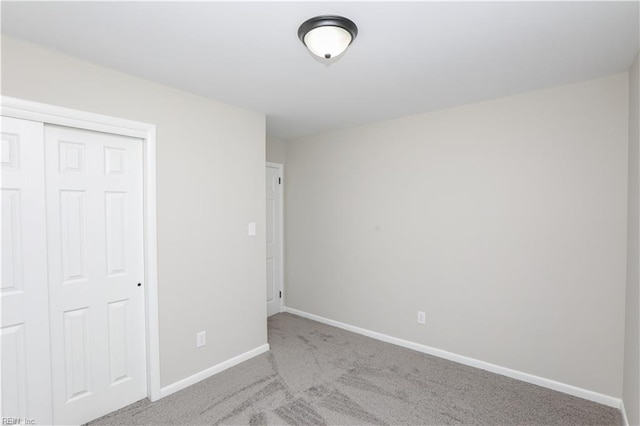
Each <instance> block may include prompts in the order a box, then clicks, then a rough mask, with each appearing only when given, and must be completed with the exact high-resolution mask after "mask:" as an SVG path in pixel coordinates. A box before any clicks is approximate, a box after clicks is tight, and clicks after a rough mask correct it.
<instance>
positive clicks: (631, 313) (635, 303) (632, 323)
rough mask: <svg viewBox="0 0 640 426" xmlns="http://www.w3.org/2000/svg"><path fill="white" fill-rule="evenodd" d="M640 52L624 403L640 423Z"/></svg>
mask: <svg viewBox="0 0 640 426" xmlns="http://www.w3.org/2000/svg"><path fill="white" fill-rule="evenodd" d="M639 103H640V53H638V55H637V56H636V60H635V62H634V63H633V66H632V67H631V70H630V71H629V216H628V221H629V223H628V227H629V236H628V240H627V244H628V246H627V247H628V248H627V259H628V260H627V296H626V304H627V306H626V310H625V312H626V329H625V339H624V343H625V345H624V349H625V350H624V394H623V399H624V406H625V411H626V412H627V417H628V419H629V424H631V425H639V424H640V342H639V339H640V316H639V315H638V311H639V310H640V172H639V169H640V164H639V163H640V140H639V139H640V120H639V118H640V107H639V105H638V104H639Z"/></svg>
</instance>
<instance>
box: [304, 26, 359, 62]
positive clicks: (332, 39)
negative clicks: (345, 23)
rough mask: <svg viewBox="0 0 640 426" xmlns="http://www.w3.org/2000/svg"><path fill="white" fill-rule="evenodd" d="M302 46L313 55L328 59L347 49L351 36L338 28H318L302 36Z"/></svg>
mask: <svg viewBox="0 0 640 426" xmlns="http://www.w3.org/2000/svg"><path fill="white" fill-rule="evenodd" d="M304 44H305V46H307V48H308V49H309V50H310V51H311V53H313V54H314V55H316V56H319V57H321V58H325V59H330V58H334V57H336V56H338V55H339V54H341V53H342V52H344V51H345V50H346V49H347V47H349V45H350V44H351V34H349V32H348V31H347V30H345V29H343V28H340V27H318V28H314V29H312V30H311V31H309V32H308V33H307V35H305V36H304Z"/></svg>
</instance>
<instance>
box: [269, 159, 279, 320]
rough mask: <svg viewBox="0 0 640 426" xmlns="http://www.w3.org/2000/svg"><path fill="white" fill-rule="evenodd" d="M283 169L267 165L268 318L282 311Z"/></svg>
mask: <svg viewBox="0 0 640 426" xmlns="http://www.w3.org/2000/svg"><path fill="white" fill-rule="evenodd" d="M281 185H282V169H281V167H277V166H271V165H267V235H266V240H267V316H271V315H273V314H276V313H278V312H280V311H281V310H282V241H281V235H282V230H281V226H282V216H281V215H282V211H281V197H282V190H281V188H282V186H281Z"/></svg>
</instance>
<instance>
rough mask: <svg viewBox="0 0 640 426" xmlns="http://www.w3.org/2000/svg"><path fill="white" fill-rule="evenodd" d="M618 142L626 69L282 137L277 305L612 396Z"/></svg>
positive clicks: (621, 287)
mask: <svg viewBox="0 0 640 426" xmlns="http://www.w3.org/2000/svg"><path fill="white" fill-rule="evenodd" d="M627 145H628V76H627V74H626V73H625V74H620V75H615V76H611V77H608V78H604V79H599V80H594V81H588V82H582V83H579V84H574V85H569V86H562V87H557V88H553V89H548V90H541V91H536V92H531V93H526V94H522V95H518V96H513V97H508V98H502V99H497V100H493V101H488V102H483V103H478V104H473V105H467V106H463V107H458V108H453V109H448V110H442V111H438V112H432V113H427V114H420V115H415V116H410V117H405V118H401V119H397V120H391V121H385V122H379V123H375V124H371V125H367V126H362V127H358V128H353V129H348V130H343V131H338V132H333V133H327V134H322V135H318V136H314V137H309V138H303V139H300V140H294V141H289V142H287V152H286V155H287V157H286V158H287V186H286V192H287V193H286V197H287V205H286V216H285V217H286V232H287V238H286V247H287V256H286V265H287V266H286V283H287V285H286V290H287V305H288V306H289V307H292V308H295V309H299V310H302V311H306V312H309V313H312V314H316V315H320V316H323V317H326V318H330V319H333V320H337V321H341V322H344V323H347V324H351V325H355V326H358V327H362V328H365V329H369V330H373V331H377V332H380V333H385V334H388V335H391V336H394V337H398V338H402V339H407V340H410V341H413V342H417V343H421V344H425V345H429V346H432V347H436V348H439V349H443V350H447V351H451V352H454V353H457V354H461V355H465V356H469V357H472V358H476V359H479V360H482V361H486V362H490V363H494V364H497V365H501V366H504V367H508V368H512V369H516V370H519V371H523V372H527V373H531V374H534V375H538V376H542V377H545V378H549V379H553V380H557V381H560V382H563V383H568V384H571V385H574V386H578V387H581V388H585V389H590V390H593V391H596V392H601V393H603V394H606V395H610V396H614V397H621V396H622V363H623V339H624V304H625V301H624V297H625V279H626V245H627V226H626V224H627V220H626V218H627ZM417 310H424V311H426V313H427V324H426V325H424V326H421V325H418V324H417V322H416V311H417Z"/></svg>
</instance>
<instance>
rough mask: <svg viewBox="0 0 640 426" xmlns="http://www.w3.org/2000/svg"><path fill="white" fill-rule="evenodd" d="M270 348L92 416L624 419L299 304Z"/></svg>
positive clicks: (275, 325)
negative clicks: (350, 326) (156, 397)
mask: <svg viewBox="0 0 640 426" xmlns="http://www.w3.org/2000/svg"><path fill="white" fill-rule="evenodd" d="M268 324H269V345H270V346H271V351H270V352H268V353H265V354H263V355H260V356H258V357H256V358H253V359H251V360H249V361H247V362H244V363H242V364H240V365H238V366H236V367H233V368H231V369H229V370H226V371H224V372H222V373H220V374H218V375H216V376H214V377H211V378H209V379H206V380H204V381H202V382H200V383H197V384H195V385H193V386H191V387H189V388H188V389H185V390H183V391H180V392H178V393H175V394H173V395H171V396H168V397H166V398H164V399H162V400H160V401H158V402H155V403H151V402H149V401H148V400H143V401H139V402H137V403H135V404H132V405H130V406H128V407H125V408H123V409H122V410H119V411H117V412H115V413H112V414H109V415H107V416H105V417H102V418H100V419H98V420H96V421H94V422H92V424H95V425H99V424H101V425H114V424H127V425H133V424H189V425H195V424H243V425H262V424H274V425H275V424H292V425H324V424H327V425H361V424H374V425H378V424H388V425H398V424H411V425H443V424H458V423H464V424H480V425H507V424H509V425H516V424H517V425H525V424H528V425H621V424H622V417H621V415H620V412H619V411H618V410H616V409H613V408H609V407H606V406H603V405H600V404H596V403H594V402H590V401H586V400H583V399H579V398H575V397H572V396H569V395H565V394H562V393H559V392H555V391H552V390H549V389H545V388H541V387H539V386H535V385H531V384H527V383H524V382H520V381H517V380H513V379H510V378H507V377H504V376H500V375H497V374H493V373H489V372H486V371H483V370H478V369H475V368H472V367H467V366H464V365H461V364H457V363H454V362H451V361H446V360H443V359H440V358H436V357H433V356H429V355H425V354H422V353H419V352H415V351H411V350H408V349H404V348H400V347H397V346H394V345H390V344H387V343H383V342H379V341H377V340H373V339H370V338H367V337H364V336H360V335H358V334H354V333H350V332H348V331H344V330H341V329H338V328H334V327H330V326H327V325H324V324H321V323H318V322H315V321H310V320H307V319H304V318H300V317H298V316H295V315H291V314H277V315H274V316H273V317H271V318H269V321H268Z"/></svg>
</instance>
